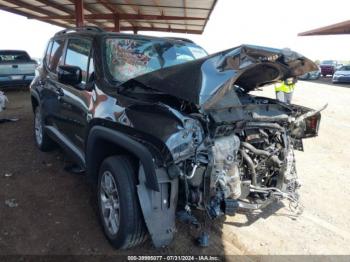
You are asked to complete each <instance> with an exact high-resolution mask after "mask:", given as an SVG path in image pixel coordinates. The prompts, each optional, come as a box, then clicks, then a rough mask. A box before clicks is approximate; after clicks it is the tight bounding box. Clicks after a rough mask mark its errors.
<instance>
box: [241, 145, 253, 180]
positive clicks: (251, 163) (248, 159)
mask: <svg viewBox="0 0 350 262" xmlns="http://www.w3.org/2000/svg"><path fill="white" fill-rule="evenodd" d="M239 152H241V155H242V157H243V159H244V160H245V162H246V163H247V165H248V167H249V169H250V170H251V172H252V185H253V186H256V184H257V181H256V177H257V176H256V171H255V166H254V163H253V160H252V159H251V158H250V156H249V155H248V154H247V153H246V152H245V151H244V150H242V149H240V150H239Z"/></svg>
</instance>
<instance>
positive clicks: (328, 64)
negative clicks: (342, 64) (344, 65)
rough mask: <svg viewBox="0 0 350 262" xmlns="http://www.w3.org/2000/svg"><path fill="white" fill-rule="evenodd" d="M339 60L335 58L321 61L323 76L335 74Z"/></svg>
mask: <svg viewBox="0 0 350 262" xmlns="http://www.w3.org/2000/svg"><path fill="white" fill-rule="evenodd" d="M337 66H338V64H337V61H335V60H325V61H322V62H321V65H320V68H321V74H322V76H324V77H325V76H327V75H333V74H334V72H335V71H336V69H337Z"/></svg>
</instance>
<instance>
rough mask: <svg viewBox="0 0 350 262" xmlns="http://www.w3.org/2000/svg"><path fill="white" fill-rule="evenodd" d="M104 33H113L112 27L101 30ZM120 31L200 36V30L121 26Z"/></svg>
mask: <svg viewBox="0 0 350 262" xmlns="http://www.w3.org/2000/svg"><path fill="white" fill-rule="evenodd" d="M103 29H104V30H106V31H111V32H113V31H114V27H105V28H103ZM120 31H133V32H135V31H136V32H138V31H158V32H173V33H184V34H202V33H203V31H201V30H186V29H175V28H160V27H143V26H138V27H132V26H121V27H120Z"/></svg>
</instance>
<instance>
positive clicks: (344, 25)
mask: <svg viewBox="0 0 350 262" xmlns="http://www.w3.org/2000/svg"><path fill="white" fill-rule="evenodd" d="M342 34H350V20H348V21H344V22H341V23H337V24H333V25H329V26H325V27H320V28H317V29H313V30H310V31H306V32H302V33H299V34H298V36H308V35H342Z"/></svg>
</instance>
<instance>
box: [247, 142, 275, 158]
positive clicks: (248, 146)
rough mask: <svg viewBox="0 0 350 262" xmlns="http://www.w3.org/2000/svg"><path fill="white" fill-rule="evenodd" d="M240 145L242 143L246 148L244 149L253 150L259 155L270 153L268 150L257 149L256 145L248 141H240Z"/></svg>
mask: <svg viewBox="0 0 350 262" xmlns="http://www.w3.org/2000/svg"><path fill="white" fill-rule="evenodd" d="M241 145H242V146H243V147H244V148H246V149H248V150H250V151H252V152H253V153H254V154H256V155H261V156H266V157H269V156H270V153H269V152H267V151H265V150H261V149H257V148H256V147H254V146H253V145H251V144H249V143H247V142H241Z"/></svg>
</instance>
